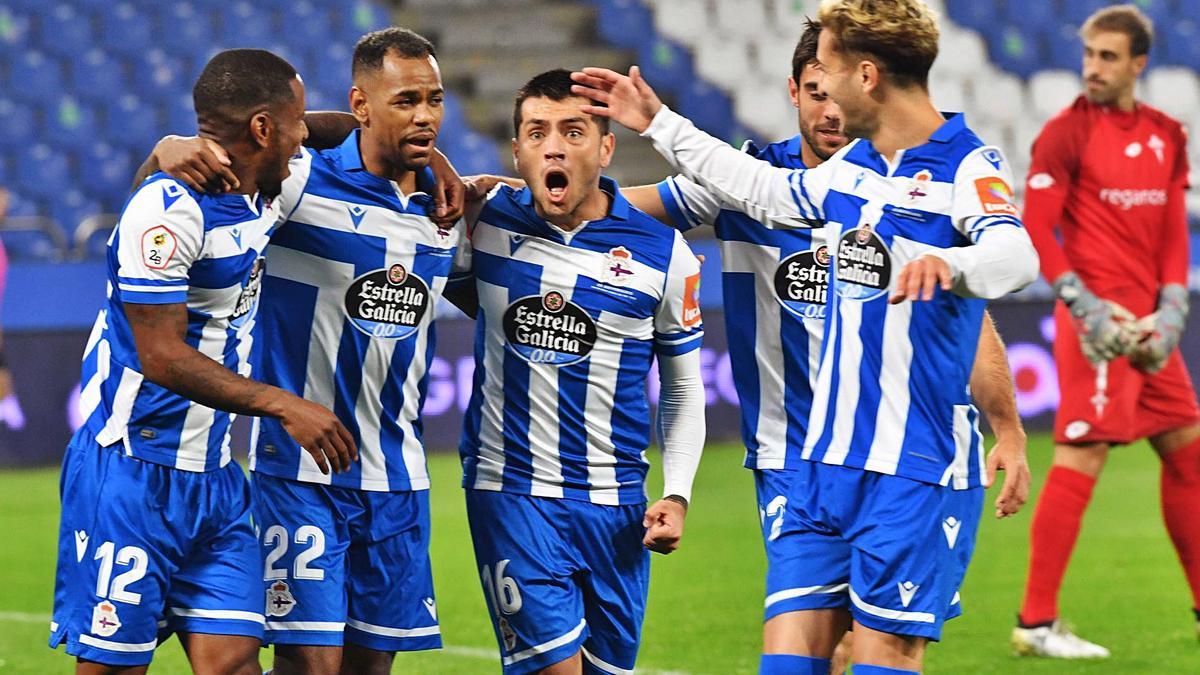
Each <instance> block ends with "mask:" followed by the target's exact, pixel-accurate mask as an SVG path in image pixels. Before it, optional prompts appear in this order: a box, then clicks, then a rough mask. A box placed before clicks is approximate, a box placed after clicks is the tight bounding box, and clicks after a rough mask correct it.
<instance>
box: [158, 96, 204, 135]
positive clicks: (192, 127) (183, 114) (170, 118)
mask: <svg viewBox="0 0 1200 675" xmlns="http://www.w3.org/2000/svg"><path fill="white" fill-rule="evenodd" d="M162 113H163V120H164V121H165V124H164V126H163V133H167V134H179V135H181V136H194V135H195V134H196V110H195V108H193V107H192V96H191V94H184V93H180V92H176V93H175V95H174V96H172V97H171V98H169V99H167V100H166V101H164V102H163V110H162Z"/></svg>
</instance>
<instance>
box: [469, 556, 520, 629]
mask: <svg viewBox="0 0 1200 675" xmlns="http://www.w3.org/2000/svg"><path fill="white" fill-rule="evenodd" d="M509 562H511V561H510V560H500V561H498V562H496V564H495V567H494V568H493V566H492V565H484V566H483V568H482V569H481V570H480V571H479V577H480V580H481V581H483V593H484V595H485V596H486V597H487V600H488V602H489V603H490V604H491V606H492V613H493V614H495V615H496V624H497V626H499V628H500V637H501V639H503V640H504V648H505V649H508V650H509V651H512V650H513V649H514V648H515V647H516V645H517V634H516V632H514V631H513V629H512V626H510V625H509V623H508V619H507V618H505V617H506V616H510V615H512V614H516V613H517V612H519V611H521V589H520V588H519V587H518V586H517V580H516V579H513V578H512V577H510V576H506V575H505V570H506V569H507V568H508V564H509Z"/></svg>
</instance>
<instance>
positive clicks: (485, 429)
mask: <svg viewBox="0 0 1200 675" xmlns="http://www.w3.org/2000/svg"><path fill="white" fill-rule="evenodd" d="M475 285H476V288H478V291H479V306H480V307H484V306H488V305H491V306H503V305H507V304H508V289H506V288H504V287H502V286H496V285H494V284H489V283H487V282H485V281H477V282H476V284H475ZM483 340H484V346H483V364H482V366H483V372H484V373H485V375H484V378H483V393H482V396H481V397H480V398H479V401H480V403H481V404H482V409H481V410H480V413H479V458H478V460H477V461H478V462H479V470H478V471H477V472H476V474H475V488H477V489H481V490H499V489H500V488H501V487H502V486H503V485H504V482H503V480H502V478H501V477H502V476H503V475H504V379H503V378H504V335H503V334H502V333H500V332H499V331H485V332H484V334H483ZM479 366H480V364H476V366H475V367H476V368H478V367H479Z"/></svg>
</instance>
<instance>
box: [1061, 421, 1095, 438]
mask: <svg viewBox="0 0 1200 675" xmlns="http://www.w3.org/2000/svg"><path fill="white" fill-rule="evenodd" d="M1091 430H1092V425H1090V424H1088V423H1087V422H1084V421H1083V420H1075V421H1074V422H1071V423H1070V424H1068V425H1067V428H1066V429H1064V430H1063V434H1064V435H1065V436H1066V437H1067V440H1069V441H1074V440H1077V439H1080V438H1083V437H1084V436H1086V435H1087V432H1089V431H1091Z"/></svg>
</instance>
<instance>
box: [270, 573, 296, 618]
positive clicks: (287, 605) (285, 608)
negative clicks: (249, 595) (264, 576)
mask: <svg viewBox="0 0 1200 675" xmlns="http://www.w3.org/2000/svg"><path fill="white" fill-rule="evenodd" d="M295 606H296V598H295V596H293V595H292V591H291V589H290V588H288V585H287V582H285V581H276V582H275V583H273V584H271V586H270V587H269V588H267V616H287V615H288V612H290V611H292V608H293V607H295Z"/></svg>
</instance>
